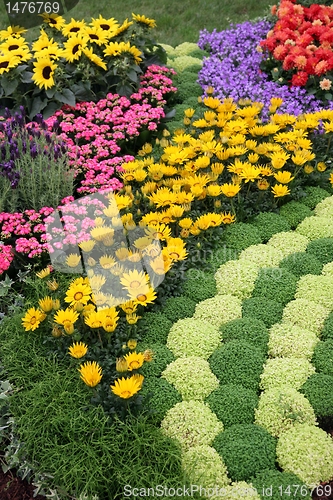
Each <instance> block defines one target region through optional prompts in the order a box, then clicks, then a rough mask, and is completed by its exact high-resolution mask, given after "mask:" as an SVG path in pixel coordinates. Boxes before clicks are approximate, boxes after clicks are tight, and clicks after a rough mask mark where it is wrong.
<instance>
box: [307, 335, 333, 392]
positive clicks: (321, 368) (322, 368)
mask: <svg viewBox="0 0 333 500" xmlns="http://www.w3.org/2000/svg"><path fill="white" fill-rule="evenodd" d="M311 362H312V364H313V365H314V367H315V369H316V371H317V372H319V373H325V375H331V376H333V339H328V340H326V341H325V342H319V343H318V344H317V345H316V347H315V350H314V352H313V356H312V360H311ZM332 389H333V388H332Z"/></svg>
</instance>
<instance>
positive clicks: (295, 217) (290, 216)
mask: <svg viewBox="0 0 333 500" xmlns="http://www.w3.org/2000/svg"><path fill="white" fill-rule="evenodd" d="M280 215H282V216H283V217H284V218H285V219H287V221H288V222H289V224H290V226H291V227H292V229H295V228H296V227H297V226H298V224H299V223H300V222H302V220H304V219H305V217H309V216H310V215H311V208H309V207H307V206H306V205H304V204H303V203H299V202H298V201H289V202H288V203H286V204H285V205H282V207H281V208H280Z"/></svg>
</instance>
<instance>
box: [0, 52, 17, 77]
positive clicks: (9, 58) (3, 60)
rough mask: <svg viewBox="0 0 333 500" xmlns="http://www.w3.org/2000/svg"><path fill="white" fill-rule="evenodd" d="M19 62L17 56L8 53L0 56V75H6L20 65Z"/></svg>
mask: <svg viewBox="0 0 333 500" xmlns="http://www.w3.org/2000/svg"><path fill="white" fill-rule="evenodd" d="M20 62H21V60H20V58H19V57H17V56H13V55H12V54H10V53H9V52H7V53H3V54H0V75H2V74H3V73H8V71H10V70H11V69H12V68H15V67H16V66H18V65H19V64H20Z"/></svg>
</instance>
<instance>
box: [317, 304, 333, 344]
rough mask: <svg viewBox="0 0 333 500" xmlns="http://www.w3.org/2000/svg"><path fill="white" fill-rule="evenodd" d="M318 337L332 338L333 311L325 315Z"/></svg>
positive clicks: (323, 338)
mask: <svg viewBox="0 0 333 500" xmlns="http://www.w3.org/2000/svg"><path fill="white" fill-rule="evenodd" d="M320 337H321V338H322V340H328V339H333V311H332V312H331V313H330V314H329V315H328V316H327V317H326V319H325V322H324V327H323V329H322V331H321V335H320Z"/></svg>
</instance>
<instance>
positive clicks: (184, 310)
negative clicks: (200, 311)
mask: <svg viewBox="0 0 333 500" xmlns="http://www.w3.org/2000/svg"><path fill="white" fill-rule="evenodd" d="M195 306H196V302H194V301H193V300H191V299H189V298H188V297H186V296H180V297H170V298H169V299H167V300H166V302H165V306H164V307H163V314H165V316H166V317H167V318H168V319H169V320H170V321H172V323H175V322H176V321H178V320H179V319H184V318H190V317H191V316H193V314H194V311H195Z"/></svg>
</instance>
